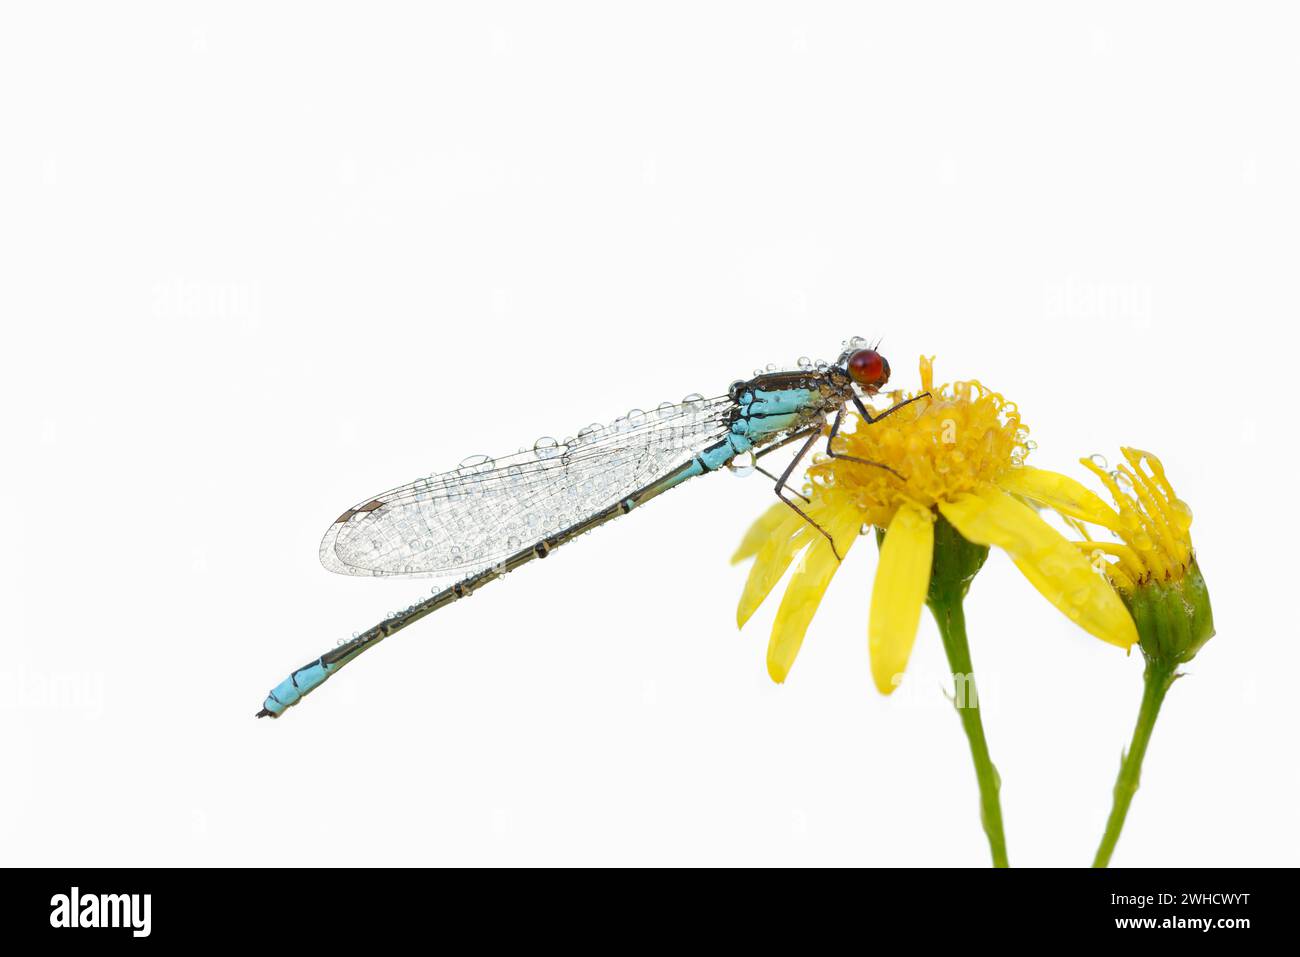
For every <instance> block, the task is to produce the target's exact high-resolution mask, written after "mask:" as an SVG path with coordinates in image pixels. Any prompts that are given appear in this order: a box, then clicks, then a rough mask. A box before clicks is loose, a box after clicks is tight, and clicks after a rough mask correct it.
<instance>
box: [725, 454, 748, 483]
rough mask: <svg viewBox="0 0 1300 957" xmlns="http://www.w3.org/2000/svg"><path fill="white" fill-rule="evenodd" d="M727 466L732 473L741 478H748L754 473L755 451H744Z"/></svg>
mask: <svg viewBox="0 0 1300 957" xmlns="http://www.w3.org/2000/svg"><path fill="white" fill-rule="evenodd" d="M727 468H728V469H729V470H730V471H731V474H732V475H735V476H737V477H739V478H748V477H749V476H751V475H753V474H754V453H753V452H742V453H741V454H740V455H737V456H736V457H735V458H734V459H732V460H731V461H730V462H728V463H727Z"/></svg>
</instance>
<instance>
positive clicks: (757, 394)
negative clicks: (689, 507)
mask: <svg viewBox="0 0 1300 957" xmlns="http://www.w3.org/2000/svg"><path fill="white" fill-rule="evenodd" d="M821 404H822V398H821V393H819V392H817V391H815V390H812V389H771V390H765V389H747V390H745V391H744V392H743V393H741V395H740V397H739V398H738V399H737V405H738V406H739V410H740V414H739V415H738V416H736V420H735V421H734V422H732V423H731V431H730V432H729V433H728V434H727V437H726V438H724V439H723V440H722V441H720V442H718V443H716V444H714V445H712V446H710V447H709V448H707V449H705V450H704V451H703V452H701V453H700V454H699V455H697V456H696V457H695V458H694V459H693V460H692V461H691V462H690V465H689V466H688V467H687V468H685V469H683V470H682V471H681V472H679V473H677V474H675V475H670V476H668V477H666V478H665V479H664V480H663V481H662V482H661V483H659V484H658V486H657V487H656V488H655V489H654V492H655V494H658V493H659V492H663V491H667V490H668V489H670V488H673V487H675V486H677V485H680V484H681V483H682V482H685V481H686V480H687V479H689V478H694V477H695V476H697V475H703V474H704V473H705V472H713V471H716V470H717V469H720V468H722V467H723V466H724V465H726V464H727V463H728V462H730V461H731V460H732V459H734V458H735V457H736V456H737V455H743V454H744V453H745V452H750V451H752V450H753V449H754V447H755V446H757V445H759V444H760V443H762V442H763V441H765V440H766V439H769V438H772V437H773V436H775V435H779V434H780V433H782V432H785V431H786V430H788V429H791V428H794V427H795V426H797V425H799V423H800V418H801V416H802V415H803V414H804V413H805V412H806V411H808V410H810V409H813V408H820V407H821ZM635 504H637V503H635V502H633V501H632V500H631V499H628V500H627V501H626V503H625V505H626V507H627V508H629V509H630V508H632V507H633V506H634V505H635Z"/></svg>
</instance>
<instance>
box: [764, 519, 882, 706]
mask: <svg viewBox="0 0 1300 957" xmlns="http://www.w3.org/2000/svg"><path fill="white" fill-rule="evenodd" d="M821 519H822V522H821V524H822V527H823V528H825V529H826V530H827V531H828V532H830V533H831V535H833V536H834V537H835V543H836V545H837V546H838V548H839V552H840V555H841V556H843V555H847V554H848V550H849V548H850V547H851V546H852V545H853V542H854V540H855V539H856V538H857V537H858V529H859V528H860V527H861V526H860V522H859V519H858V516H857V515H856V514H853V513H852V512H851V511H850V512H849V513H848V514H847V515H846V514H844V513H841V514H840V515H838V516H836V519H835V520H834V521H833V522H832V523H831V524H829V525H828V524H827V523H826V522H825V520H824V519H825V516H821ZM811 532H812V534H811V536H810V538H809V540H810V542H811V544H809V546H808V550H807V551H806V552H804V555H803V558H802V559H801V560H800V562H799V567H798V568H796V569H795V571H794V575H792V576H791V578H790V584H789V585H788V586H787V587H786V590H785V597H784V598H782V599H781V607H780V609H779V610H778V611H777V613H776V621H774V622H773V623H772V637H771V639H770V640H769V641H768V643H767V673H768V674H769V675H771V676H772V680H773V681H775V682H777V683H778V684H779V683H780V682H782V681H785V676H786V675H788V674H789V673H790V667H791V666H792V665H793V664H794V659H795V656H796V655H798V654H799V646H800V645H802V644H803V636H804V634H805V633H806V632H807V631H808V624H809V623H810V622H811V621H812V618H813V615H814V614H815V613H816V612H817V606H818V605H820V604H821V600H822V595H824V594H825V593H826V586H827V585H829V584H830V583H831V578H832V577H833V576H834V575H835V571H836V569H838V568H839V567H840V560H839V559H838V558H836V557H835V552H834V551H832V549H831V543H830V542H828V541H827V540H826V536H825V535H823V534H821V533H820V532H818V531H817V530H816V529H811Z"/></svg>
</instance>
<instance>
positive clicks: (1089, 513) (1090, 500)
mask: <svg viewBox="0 0 1300 957" xmlns="http://www.w3.org/2000/svg"><path fill="white" fill-rule="evenodd" d="M998 487H999V488H1001V489H1002V490H1003V491H1005V492H1010V493H1011V494H1012V495H1022V496H1024V497H1025V498H1027V499H1029V500H1030V501H1032V502H1038V503H1039V504H1041V505H1046V506H1047V507H1048V508H1053V509H1055V510H1056V511H1058V512H1060V513H1061V514H1062V515H1069V516H1070V517H1072V518H1080V519H1083V520H1084V521H1085V522H1092V524H1094V525H1100V526H1101V527H1102V528H1109V529H1118V528H1119V515H1118V514H1116V512H1115V510H1114V509H1113V508H1111V507H1110V506H1109V505H1107V504H1106V503H1105V502H1103V501H1102V500H1101V496H1099V495H1097V494H1096V493H1094V492H1091V491H1089V490H1088V488H1087V487H1086V486H1084V485H1082V484H1081V483H1079V482H1076V481H1075V480H1074V479H1072V478H1070V477H1069V476H1068V475H1062V474H1060V473H1059V472H1049V471H1048V470H1047V469H1036V468H1032V467H1031V466H1028V465H1025V466H1021V467H1020V468H1014V469H1008V470H1007V471H1005V472H1003V473H1002V474H1001V475H1000V476H999V477H998Z"/></svg>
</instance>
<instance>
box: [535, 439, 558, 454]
mask: <svg viewBox="0 0 1300 957" xmlns="http://www.w3.org/2000/svg"><path fill="white" fill-rule="evenodd" d="M533 451H534V452H536V453H537V455H538V457H539V458H544V459H550V458H554V457H555V456H557V455H559V454H560V448H559V443H558V442H556V441H555V439H553V438H552V437H551V436H549V435H543V436H542V437H541V438H540V439H538V440H537V441H536V442H534V443H533Z"/></svg>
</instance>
